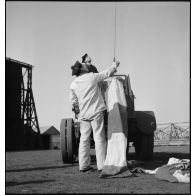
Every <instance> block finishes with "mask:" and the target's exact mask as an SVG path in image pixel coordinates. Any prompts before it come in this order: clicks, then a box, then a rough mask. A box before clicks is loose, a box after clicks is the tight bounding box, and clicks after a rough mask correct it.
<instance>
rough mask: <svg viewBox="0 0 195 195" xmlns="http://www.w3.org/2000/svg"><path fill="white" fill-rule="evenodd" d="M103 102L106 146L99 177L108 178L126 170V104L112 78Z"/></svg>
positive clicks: (120, 90)
mask: <svg viewBox="0 0 195 195" xmlns="http://www.w3.org/2000/svg"><path fill="white" fill-rule="evenodd" d="M107 82H108V88H107V90H106V92H105V101H106V106H107V112H108V113H107V114H108V132H107V136H108V144H107V154H106V160H105V163H104V166H103V169H102V173H101V175H100V177H102V178H105V177H110V176H114V175H118V174H120V173H123V174H124V172H126V171H127V172H126V173H128V174H129V175H131V173H130V171H129V170H128V168H127V160H126V148H127V135H128V125H127V103H126V97H125V92H124V88H123V84H122V82H121V81H120V80H119V79H118V78H116V77H112V78H110V79H109V80H108V81H107Z"/></svg>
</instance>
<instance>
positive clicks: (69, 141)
mask: <svg viewBox="0 0 195 195" xmlns="http://www.w3.org/2000/svg"><path fill="white" fill-rule="evenodd" d="M60 139H61V142H60V143H61V154H62V160H63V163H73V162H74V153H75V148H74V147H75V144H74V143H75V133H74V123H73V119H72V118H68V119H62V120H61V124H60Z"/></svg>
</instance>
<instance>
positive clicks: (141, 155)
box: [134, 133, 154, 160]
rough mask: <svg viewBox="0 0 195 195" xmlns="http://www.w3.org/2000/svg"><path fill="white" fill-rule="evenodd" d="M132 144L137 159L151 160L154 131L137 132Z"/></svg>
mask: <svg viewBox="0 0 195 195" xmlns="http://www.w3.org/2000/svg"><path fill="white" fill-rule="evenodd" d="M134 146H135V153H136V158H137V160H151V159H152V156H153V148H154V133H151V134H144V133H138V135H137V136H136V140H135V143H134Z"/></svg>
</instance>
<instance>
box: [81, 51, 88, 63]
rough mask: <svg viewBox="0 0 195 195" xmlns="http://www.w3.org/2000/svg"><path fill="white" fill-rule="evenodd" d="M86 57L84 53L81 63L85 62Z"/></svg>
mask: <svg viewBox="0 0 195 195" xmlns="http://www.w3.org/2000/svg"><path fill="white" fill-rule="evenodd" d="M87 56H88V54H87V53H86V54H85V55H84V56H82V63H83V62H85V58H86V57H87Z"/></svg>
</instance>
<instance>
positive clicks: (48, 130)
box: [40, 125, 60, 135]
mask: <svg viewBox="0 0 195 195" xmlns="http://www.w3.org/2000/svg"><path fill="white" fill-rule="evenodd" d="M40 133H41V134H42V135H59V134H60V132H59V131H58V130H57V129H56V128H55V127H54V126H53V125H52V126H44V127H40Z"/></svg>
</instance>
